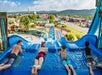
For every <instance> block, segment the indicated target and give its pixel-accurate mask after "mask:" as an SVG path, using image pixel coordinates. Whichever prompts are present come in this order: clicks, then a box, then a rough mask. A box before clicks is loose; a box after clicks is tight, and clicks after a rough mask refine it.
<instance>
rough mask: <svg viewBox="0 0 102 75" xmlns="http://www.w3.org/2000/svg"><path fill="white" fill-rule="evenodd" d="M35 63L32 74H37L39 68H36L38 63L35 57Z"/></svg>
mask: <svg viewBox="0 0 102 75" xmlns="http://www.w3.org/2000/svg"><path fill="white" fill-rule="evenodd" d="M34 64H35V65H34V66H33V67H32V75H37V68H36V66H37V65H38V60H37V59H35V61H34Z"/></svg>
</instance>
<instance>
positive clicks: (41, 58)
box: [37, 57, 44, 69]
mask: <svg viewBox="0 0 102 75" xmlns="http://www.w3.org/2000/svg"><path fill="white" fill-rule="evenodd" d="M43 61H44V58H43V57H40V58H39V65H38V66H37V69H41V67H42V63H43Z"/></svg>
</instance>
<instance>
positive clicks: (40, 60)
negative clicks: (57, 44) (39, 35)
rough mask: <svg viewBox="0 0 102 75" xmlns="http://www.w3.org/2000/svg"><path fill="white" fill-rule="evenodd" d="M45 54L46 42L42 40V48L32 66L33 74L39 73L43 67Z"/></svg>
mask: <svg viewBox="0 0 102 75" xmlns="http://www.w3.org/2000/svg"><path fill="white" fill-rule="evenodd" d="M45 54H46V43H45V42H42V43H41V48H40V50H39V53H38V55H37V56H36V58H35V61H34V66H33V67H32V75H38V74H37V71H38V70H39V69H41V67H42V63H43V61H44V56H45Z"/></svg>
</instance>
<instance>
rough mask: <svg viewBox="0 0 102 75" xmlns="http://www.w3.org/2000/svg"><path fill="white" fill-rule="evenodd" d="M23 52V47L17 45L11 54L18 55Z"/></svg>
mask: <svg viewBox="0 0 102 75" xmlns="http://www.w3.org/2000/svg"><path fill="white" fill-rule="evenodd" d="M21 51H22V49H21V46H20V45H18V44H16V45H14V46H13V48H12V52H11V53H14V54H16V55H18V53H20V52H21Z"/></svg>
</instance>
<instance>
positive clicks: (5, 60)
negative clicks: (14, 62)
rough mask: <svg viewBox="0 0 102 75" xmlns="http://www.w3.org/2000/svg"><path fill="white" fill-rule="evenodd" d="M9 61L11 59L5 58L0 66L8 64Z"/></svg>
mask: <svg viewBox="0 0 102 75" xmlns="http://www.w3.org/2000/svg"><path fill="white" fill-rule="evenodd" d="M8 61H9V59H8V58H5V59H4V60H3V62H2V63H1V64H0V67H1V66H4V64H6V63H7V62H8Z"/></svg>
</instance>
